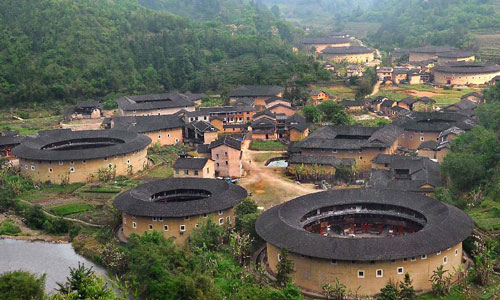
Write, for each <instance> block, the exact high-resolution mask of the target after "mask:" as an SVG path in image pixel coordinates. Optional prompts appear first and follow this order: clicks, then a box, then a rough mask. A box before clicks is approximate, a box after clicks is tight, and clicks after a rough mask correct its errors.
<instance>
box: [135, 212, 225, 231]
mask: <svg viewBox="0 0 500 300" xmlns="http://www.w3.org/2000/svg"><path fill="white" fill-rule="evenodd" d="M226 222H227V223H228V224H231V217H230V216H227V217H226ZM219 225H224V218H219ZM194 227H195V228H200V224H195V225H194ZM132 228H134V229H136V228H137V223H136V222H132ZM148 229H149V230H153V224H148ZM168 229H169V228H168V225H163V231H168ZM186 229H187V226H186V225H180V226H179V231H180V232H184V231H186Z"/></svg>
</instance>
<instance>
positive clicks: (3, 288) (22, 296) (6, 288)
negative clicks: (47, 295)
mask: <svg viewBox="0 0 500 300" xmlns="http://www.w3.org/2000/svg"><path fill="white" fill-rule="evenodd" d="M44 291H45V275H42V276H40V277H35V275H33V274H30V273H28V272H24V271H13V272H7V273H4V274H2V275H0V299H9V300H26V299H32V300H43V299H44Z"/></svg>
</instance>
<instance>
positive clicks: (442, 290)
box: [429, 265, 452, 296]
mask: <svg viewBox="0 0 500 300" xmlns="http://www.w3.org/2000/svg"><path fill="white" fill-rule="evenodd" d="M451 278H452V276H451V274H448V270H445V269H444V268H443V265H440V266H439V267H437V269H436V270H434V271H432V276H431V279H430V280H429V281H430V282H431V284H432V293H433V294H434V295H436V296H444V295H446V294H448V293H449V292H450V285H451Z"/></svg>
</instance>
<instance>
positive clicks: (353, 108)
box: [339, 99, 369, 112]
mask: <svg viewBox="0 0 500 300" xmlns="http://www.w3.org/2000/svg"><path fill="white" fill-rule="evenodd" d="M339 104H340V105H342V106H343V107H345V109H346V111H347V112H360V111H363V110H365V109H367V108H368V106H369V103H368V102H367V101H366V100H365V99H358V100H348V99H344V100H342V101H340V102H339Z"/></svg>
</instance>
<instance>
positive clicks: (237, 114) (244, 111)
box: [178, 105, 255, 124]
mask: <svg viewBox="0 0 500 300" xmlns="http://www.w3.org/2000/svg"><path fill="white" fill-rule="evenodd" d="M178 114H179V115H183V116H184V118H185V120H186V123H190V122H194V121H206V122H211V120H212V119H213V118H215V117H217V118H220V119H221V120H222V121H223V123H224V124H242V123H248V122H251V121H252V117H253V115H254V114H255V108H253V107H252V106H249V105H234V106H213V107H200V108H199V109H198V110H196V111H191V112H189V111H182V112H178Z"/></svg>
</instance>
